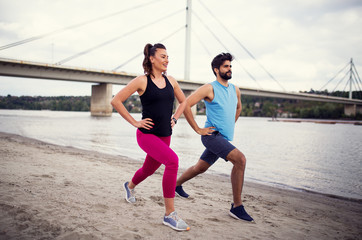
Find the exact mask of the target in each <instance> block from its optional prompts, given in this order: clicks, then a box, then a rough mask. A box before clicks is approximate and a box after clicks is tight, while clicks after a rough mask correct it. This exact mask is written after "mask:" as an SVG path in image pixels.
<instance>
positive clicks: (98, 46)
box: [55, 9, 184, 65]
mask: <svg viewBox="0 0 362 240" xmlns="http://www.w3.org/2000/svg"><path fill="white" fill-rule="evenodd" d="M181 11H184V9H180V10H177V11H175V12H172V13H171V14H168V15H167V16H165V17H161V18H158V19H157V20H155V21H153V22H151V23H147V24H145V25H143V26H141V27H138V28H136V29H133V30H132V31H129V32H127V33H125V34H122V35H119V36H117V37H115V38H112V39H111V40H108V41H105V42H103V43H101V44H98V45H96V46H94V47H92V48H89V49H87V50H84V51H82V52H80V53H77V54H75V55H73V56H70V57H68V58H65V59H63V60H61V61H59V62H57V63H55V64H56V65H61V64H63V63H66V62H69V61H70V60H73V59H74V58H77V57H80V56H82V55H84V54H87V53H90V52H91V51H93V50H95V49H98V48H101V47H103V46H105V45H108V44H110V43H112V42H114V41H116V40H118V39H120V38H122V37H125V36H127V35H129V34H132V33H135V32H137V31H139V30H141V29H143V28H146V27H149V26H151V25H153V24H155V23H157V22H159V21H160V20H164V19H166V18H169V17H172V16H174V15H175V14H177V13H179V12H181Z"/></svg>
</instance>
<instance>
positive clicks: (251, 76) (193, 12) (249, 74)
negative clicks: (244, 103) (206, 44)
mask: <svg viewBox="0 0 362 240" xmlns="http://www.w3.org/2000/svg"><path fill="white" fill-rule="evenodd" d="M192 14H194V15H195V17H196V18H197V19H198V20H199V21H200V22H201V23H202V25H204V27H205V28H206V29H207V30H208V31H209V32H210V33H211V34H212V35H213V36H214V38H215V39H216V40H217V41H218V42H219V43H220V44H221V45H222V46H223V47H224V48H225V50H226V51H228V52H230V51H229V50H228V48H227V47H226V46H225V44H224V43H223V42H222V41H221V40H220V39H219V38H218V37H217V36H216V34H215V33H214V32H213V31H211V29H210V28H209V27H208V26H207V25H206V24H205V23H204V22H203V21H202V19H201V18H200V17H199V16H198V15H197V14H196V12H195V11H192ZM236 60H237V61H236V62H237V63H239V65H240V66H241V67H242V69H243V70H244V71H245V72H246V74H248V76H249V77H250V78H251V79H253V80H254V81H255V82H256V84H257V85H258V86H259V87H260V88H261V86H260V85H259V83H258V82H257V81H256V79H255V78H254V77H253V75H251V73H249V72H248V71H247V70H246V68H245V67H244V66H243V65H242V64H241V63H240V62H239V61H238V59H236Z"/></svg>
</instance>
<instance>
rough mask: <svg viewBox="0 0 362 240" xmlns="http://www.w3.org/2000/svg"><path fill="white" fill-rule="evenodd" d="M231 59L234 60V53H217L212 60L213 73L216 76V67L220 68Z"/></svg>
mask: <svg viewBox="0 0 362 240" xmlns="http://www.w3.org/2000/svg"><path fill="white" fill-rule="evenodd" d="M226 60H229V61H230V62H231V61H232V60H234V57H233V55H231V54H230V53H220V54H219V55H217V56H216V57H214V59H213V60H212V62H211V68H212V71H213V73H214V74H215V76H216V72H215V70H214V68H217V69H220V66H221V65H222V64H223V63H224V62H225V61H226Z"/></svg>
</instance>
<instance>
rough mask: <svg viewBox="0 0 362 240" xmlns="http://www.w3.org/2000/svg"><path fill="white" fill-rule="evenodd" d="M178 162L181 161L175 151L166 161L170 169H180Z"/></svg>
mask: <svg viewBox="0 0 362 240" xmlns="http://www.w3.org/2000/svg"><path fill="white" fill-rule="evenodd" d="M178 163H179V159H178V156H177V155H176V154H175V153H173V154H170V156H169V157H168V160H167V161H166V162H165V166H166V167H167V168H169V169H176V170H178Z"/></svg>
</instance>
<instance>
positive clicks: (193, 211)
mask: <svg viewBox="0 0 362 240" xmlns="http://www.w3.org/2000/svg"><path fill="white" fill-rule="evenodd" d="M130 147H137V146H130ZM0 157H1V160H0V239H62V240H65V239H84V240H85V239H361V238H362V201H350V200H346V199H340V198H334V197H329V196H324V195H320V194H314V193H307V192H297V191H291V190H285V189H278V188H273V187H269V186H264V185H259V184H255V183H250V182H246V183H245V187H244V192H243V200H244V205H245V208H246V210H247V211H248V212H249V214H250V215H251V216H252V217H253V218H254V219H255V221H256V224H251V223H247V222H243V221H238V220H235V219H233V218H231V217H230V216H229V215H228V211H229V208H230V203H231V200H232V195H231V184H230V180H229V178H228V177H226V176H215V175H210V174H203V175H201V176H198V177H197V178H195V179H193V180H191V181H190V182H188V183H186V184H185V185H184V186H185V189H186V190H187V191H188V192H189V193H190V195H191V198H190V199H181V198H179V197H177V198H176V199H175V205H176V209H177V211H178V213H179V215H180V216H181V217H182V218H183V219H184V220H185V221H186V222H187V223H188V224H189V225H190V226H191V230H190V231H188V232H176V231H174V230H172V229H171V228H169V227H166V226H164V225H163V224H162V218H163V214H164V206H163V198H162V188H161V179H162V172H163V170H164V168H163V167H161V168H160V169H159V170H158V171H157V172H156V173H155V174H154V175H153V176H151V177H149V178H148V179H146V181H145V182H143V183H141V184H140V185H139V186H138V187H137V190H136V196H137V203H136V204H129V203H127V202H126V201H125V200H124V192H123V188H122V183H123V182H124V181H126V180H129V179H130V178H131V177H132V174H133V173H134V172H135V171H136V170H137V169H138V168H139V167H140V166H141V164H142V162H140V161H136V160H132V159H128V158H125V157H122V156H113V155H107V154H102V153H98V152H92V151H85V150H80V149H75V148H72V147H63V146H57V145H52V144H48V143H44V142H41V141H38V140H34V139H29V138H24V137H21V136H17V135H12V134H7V133H0ZM180 161H182V159H180ZM182 172H183V169H180V170H179V175H180V174H181V173H182Z"/></svg>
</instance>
